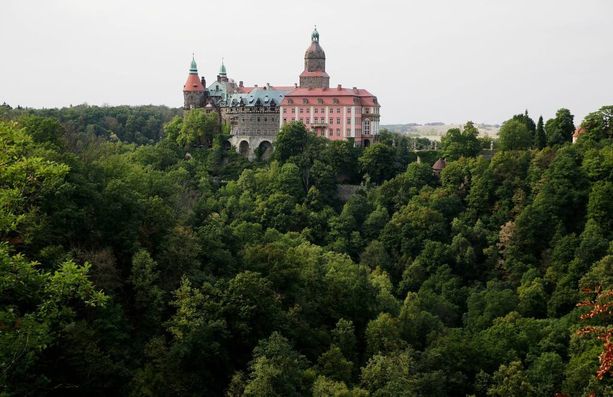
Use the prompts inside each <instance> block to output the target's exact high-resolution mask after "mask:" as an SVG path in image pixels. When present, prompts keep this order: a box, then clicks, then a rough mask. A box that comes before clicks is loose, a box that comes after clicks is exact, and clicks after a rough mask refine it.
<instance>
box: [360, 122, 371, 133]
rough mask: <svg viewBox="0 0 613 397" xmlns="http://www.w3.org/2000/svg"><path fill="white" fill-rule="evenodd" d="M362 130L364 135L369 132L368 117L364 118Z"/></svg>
mask: <svg viewBox="0 0 613 397" xmlns="http://www.w3.org/2000/svg"><path fill="white" fill-rule="evenodd" d="M362 131H363V132H364V135H368V134H370V120H369V119H365V120H364V126H363V127H362Z"/></svg>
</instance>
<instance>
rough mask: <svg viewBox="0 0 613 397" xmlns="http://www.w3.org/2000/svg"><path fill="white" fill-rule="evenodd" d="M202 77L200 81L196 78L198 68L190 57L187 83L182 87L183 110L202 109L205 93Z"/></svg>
mask: <svg viewBox="0 0 613 397" xmlns="http://www.w3.org/2000/svg"><path fill="white" fill-rule="evenodd" d="M203 83H204V77H203V78H202V80H200V78H199V77H198V66H197V65H196V60H195V59H194V58H193V56H192V64H191V65H190V68H189V75H188V76H187V81H186V82H185V84H184V85H183V107H184V108H185V109H192V108H201V107H204V100H205V92H204V84H203Z"/></svg>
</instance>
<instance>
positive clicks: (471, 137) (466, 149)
mask: <svg viewBox="0 0 613 397" xmlns="http://www.w3.org/2000/svg"><path fill="white" fill-rule="evenodd" d="M478 136H479V130H478V129H477V127H475V125H474V124H473V122H472V121H468V122H467V123H466V125H464V128H463V129H462V130H460V129H459V128H452V129H450V130H448V131H447V134H445V136H444V137H443V138H442V139H441V148H442V150H443V154H444V156H445V158H446V159H448V160H457V159H459V158H460V157H475V156H476V155H478V154H479V152H480V151H481V143H480V142H479V139H478Z"/></svg>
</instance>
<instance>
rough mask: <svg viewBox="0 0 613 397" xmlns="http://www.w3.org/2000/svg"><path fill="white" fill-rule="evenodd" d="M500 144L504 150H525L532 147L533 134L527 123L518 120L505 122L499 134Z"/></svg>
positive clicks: (513, 119)
mask: <svg viewBox="0 0 613 397" xmlns="http://www.w3.org/2000/svg"><path fill="white" fill-rule="evenodd" d="M498 139H499V140H498V144H499V146H500V149H502V150H524V149H529V148H530V146H531V145H532V133H531V132H530V129H529V128H528V126H527V125H526V123H525V122H524V121H522V120H519V119H517V118H512V119H510V120H507V121H505V122H504V123H503V124H502V127H500V132H499V133H498Z"/></svg>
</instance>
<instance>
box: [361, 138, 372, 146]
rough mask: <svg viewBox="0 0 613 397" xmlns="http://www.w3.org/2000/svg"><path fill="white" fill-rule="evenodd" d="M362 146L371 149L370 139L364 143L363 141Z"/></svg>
mask: <svg viewBox="0 0 613 397" xmlns="http://www.w3.org/2000/svg"><path fill="white" fill-rule="evenodd" d="M362 146H364V147H369V146H370V139H364V141H362Z"/></svg>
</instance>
